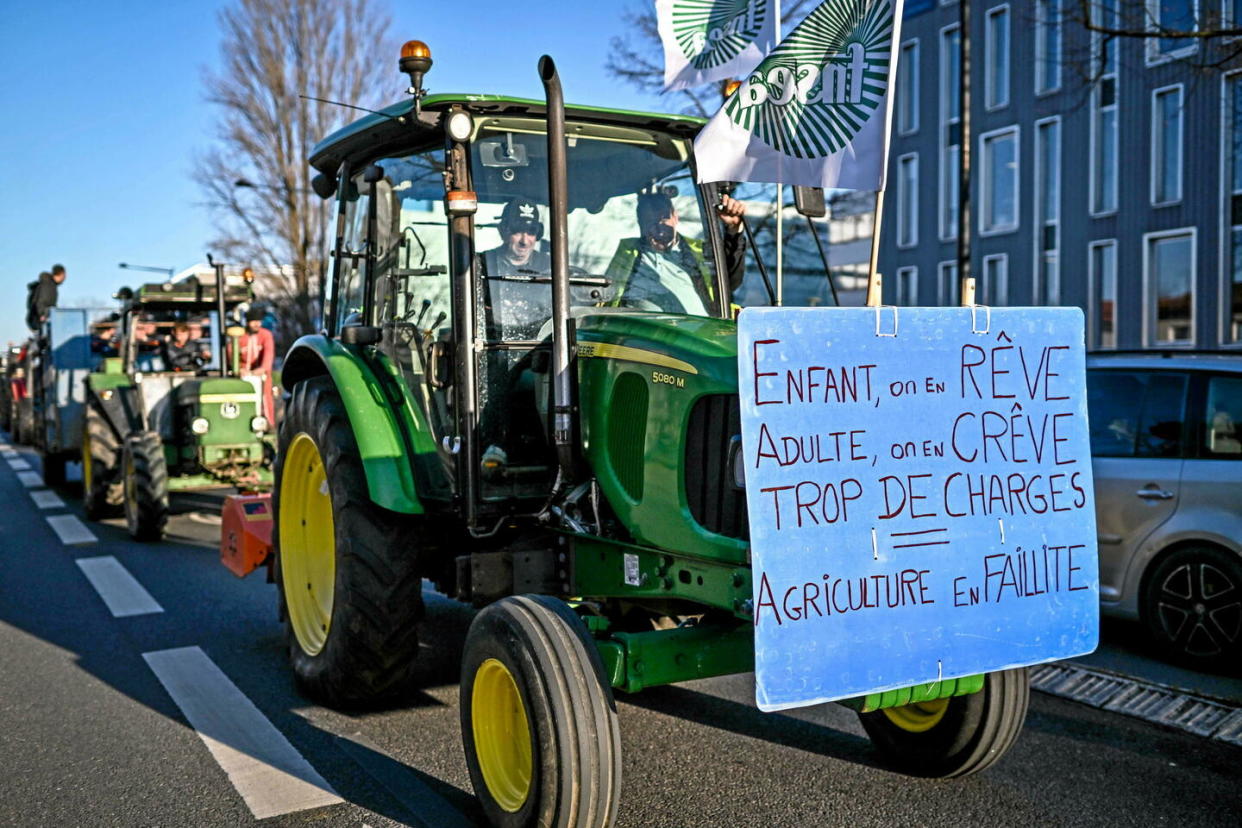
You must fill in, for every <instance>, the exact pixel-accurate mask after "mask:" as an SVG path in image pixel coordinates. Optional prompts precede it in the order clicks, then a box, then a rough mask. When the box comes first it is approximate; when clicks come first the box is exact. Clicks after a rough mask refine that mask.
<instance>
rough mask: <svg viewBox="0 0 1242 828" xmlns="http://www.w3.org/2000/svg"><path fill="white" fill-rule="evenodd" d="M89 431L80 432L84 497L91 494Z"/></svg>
mask: <svg viewBox="0 0 1242 828" xmlns="http://www.w3.org/2000/svg"><path fill="white" fill-rule="evenodd" d="M91 474H92V470H91V433H90V432H89V431H83V432H82V491H83V492H84V493H85V496H86V497H90V494H91Z"/></svg>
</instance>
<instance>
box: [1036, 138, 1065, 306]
mask: <svg viewBox="0 0 1242 828" xmlns="http://www.w3.org/2000/svg"><path fill="white" fill-rule="evenodd" d="M1060 236H1061V119H1060V118H1046V119H1044V120H1042V121H1038V122H1036V124H1035V268H1036V279H1035V304H1037V305H1057V304H1060V302H1061V273H1060V249H1061V238H1060Z"/></svg>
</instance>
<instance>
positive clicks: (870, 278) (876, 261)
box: [867, 6, 901, 307]
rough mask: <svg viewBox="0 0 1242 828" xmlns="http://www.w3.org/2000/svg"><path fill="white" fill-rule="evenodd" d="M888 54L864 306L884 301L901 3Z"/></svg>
mask: <svg viewBox="0 0 1242 828" xmlns="http://www.w3.org/2000/svg"><path fill="white" fill-rule="evenodd" d="M891 48H892V51H891V52H890V53H889V64H888V90H887V93H886V94H885V96H884V100H885V102H884V153H883V157H882V159H881V162H880V171H881V173H882V174H883V177H881V179H880V189H879V190H877V191H876V194H875V221H873V222H872V225H873V226H872V228H871V266H870V270H869V272H868V274H867V306H868V307H879V306H880V305H881V304H883V291H882V288H883V280H882V278H881V276H880V269H879V268H880V225H881V224H882V223H883V220H884V181H885V180H886V179H887V178H888V174H887V173H888V142H889V137H890V136H891V135H892V132H893V98H895V97H896V92H897V88H896V87H897V56H898V55H899V54H900V53H901V13H900V6H895V7H894V9H893V43H892V47H891Z"/></svg>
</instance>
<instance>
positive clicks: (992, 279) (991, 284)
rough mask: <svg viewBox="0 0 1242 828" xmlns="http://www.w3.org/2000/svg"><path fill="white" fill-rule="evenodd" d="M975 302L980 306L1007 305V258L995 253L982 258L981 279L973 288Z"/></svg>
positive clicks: (1002, 254)
mask: <svg viewBox="0 0 1242 828" xmlns="http://www.w3.org/2000/svg"><path fill="white" fill-rule="evenodd" d="M975 302H976V303H978V304H980V305H992V306H999V305H1007V304H1009V256H1008V255H1006V254H1004V253H997V254H996V255H994V256H984V257H983V279H982V280H981V281H980V282H979V283H978V284H977V285H976V286H975Z"/></svg>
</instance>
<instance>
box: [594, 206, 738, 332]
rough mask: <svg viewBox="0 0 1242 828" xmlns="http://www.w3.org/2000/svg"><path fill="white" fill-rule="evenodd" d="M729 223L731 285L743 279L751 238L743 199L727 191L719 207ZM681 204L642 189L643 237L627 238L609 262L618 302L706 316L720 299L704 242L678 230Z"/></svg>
mask: <svg viewBox="0 0 1242 828" xmlns="http://www.w3.org/2000/svg"><path fill="white" fill-rule="evenodd" d="M717 209H718V211H719V214H720V221H721V223H722V224H724V229H725V234H724V252H725V264H726V266H727V267H728V275H729V285H730V287H732V288H734V289H736V288H737V287H738V286H739V285H740V284H741V283H742V276H743V275H744V273H743V271H744V269H745V249H746V241H745V237H744V236H743V235H742V214H743V212H744V211H745V208H744V207H743V205H742V203H741V202H740V201H737V200H736V199H734V198H731V197H729V196H727V195H722V196H721V200H720V206H719V207H718V208H717ZM677 223H678V219H677V208H676V207H675V206H674V205H673V199H672V197H671V196H669V195H668V194H667V193H665V192H663V191H656V192H643V193H639V194H638V230H639V233H640V234H641V235H640V236H639V237H638V238H629V239H622V240H621V242H620V243H619V244H618V245H617V252H616V253H614V254H613V257H612V261H611V262H610V263H609V264H608V272H607V274H606V275H607V277H608V278H609V279H611V280H612V283H613V287H614V289H615V291H616V293H615V295H614V298H613V304H615V305H625V306H627V307H632V308H638V309H640V310H661V311H672V312H675V313H688V314H693V315H697V316H706V315H707V313H708V310H707V309H708V308H710V307H711V306H712V305H713V304H714V302H715V296H714V293H715V291H714V289H713V286H712V275H711V273H710V272H709V270H708V268H707V264H706V260H705V259H704V258H703V241H702V240H701V239H690V238H687V237H686V236H683V235H682V234H681V233H679V232H678V231H677Z"/></svg>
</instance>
